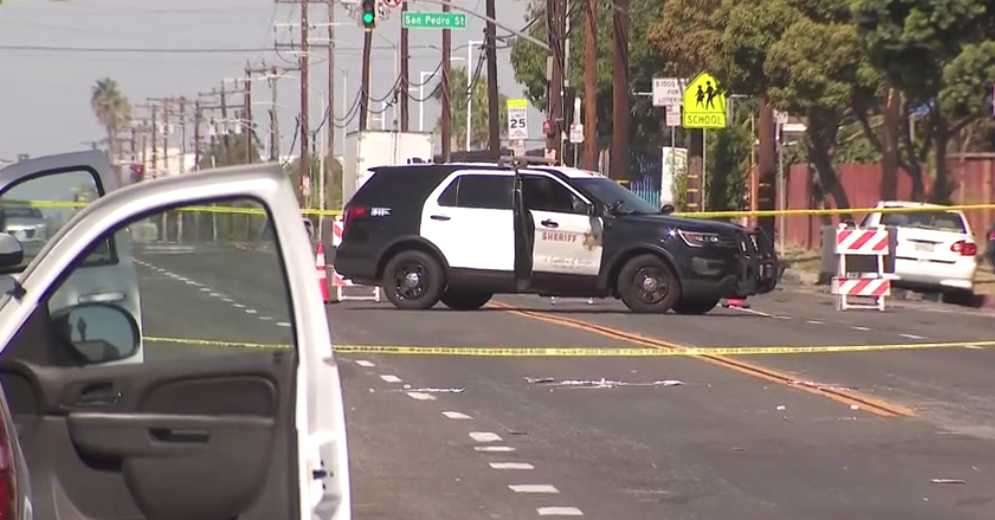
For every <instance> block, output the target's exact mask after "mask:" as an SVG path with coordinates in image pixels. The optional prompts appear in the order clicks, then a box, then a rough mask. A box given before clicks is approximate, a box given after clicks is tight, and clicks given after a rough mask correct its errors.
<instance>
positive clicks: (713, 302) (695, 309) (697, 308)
mask: <svg viewBox="0 0 995 520" xmlns="http://www.w3.org/2000/svg"><path fill="white" fill-rule="evenodd" d="M720 300H721V299H720V298H714V299H711V298H710V299H704V300H701V299H682V300H681V301H679V302H677V304H676V305H674V312H676V313H677V314H706V313H708V312H709V311H711V310H712V309H714V308H715V307H716V306H717V305H718V304H719V301H720Z"/></svg>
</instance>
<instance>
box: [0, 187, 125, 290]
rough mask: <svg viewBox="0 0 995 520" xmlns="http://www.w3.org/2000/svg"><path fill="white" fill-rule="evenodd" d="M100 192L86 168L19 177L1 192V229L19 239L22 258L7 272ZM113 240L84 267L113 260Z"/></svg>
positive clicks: (33, 253)
mask: <svg viewBox="0 0 995 520" xmlns="http://www.w3.org/2000/svg"><path fill="white" fill-rule="evenodd" d="M102 192H103V188H102V187H101V186H100V181H99V180H98V178H97V177H96V174H94V173H92V172H88V171H70V172H62V173H51V174H47V175H40V176H35V177H27V178H24V179H21V180H19V181H18V182H16V183H14V184H12V185H11V186H9V187H8V189H7V190H6V191H4V192H3V193H2V194H0V231H3V232H4V233H7V234H10V235H12V236H13V237H14V238H16V239H17V240H19V241H20V242H21V246H22V247H23V249H24V261H23V262H22V263H21V265H20V266H17V267H15V268H13V269H10V270H8V272H20V271H21V270H23V269H24V267H25V266H27V265H28V264H29V263H30V262H31V260H33V259H34V257H35V256H37V254H38V253H39V252H41V249H42V248H43V247H44V246H45V244H47V243H48V241H49V239H51V238H52V237H53V236H55V234H56V233H57V232H58V231H59V229H60V228H61V227H62V226H63V225H65V224H66V223H67V222H69V219H71V218H72V217H73V216H74V215H75V214H76V213H78V212H79V211H81V210H82V207H73V204H74V203H87V202H91V201H93V200H95V199H96V198H97V197H99V196H100V195H101V194H102ZM112 245H113V244H112V240H108V241H105V242H103V243H102V244H101V245H100V246H99V247H97V249H95V250H94V251H93V252H92V253H91V254H90V255H89V256H88V257H87V260H86V263H85V264H83V265H84V266H91V265H103V264H108V263H113V262H115V261H116V259H115V255H114V249H113V247H112Z"/></svg>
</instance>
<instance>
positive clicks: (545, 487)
mask: <svg viewBox="0 0 995 520" xmlns="http://www.w3.org/2000/svg"><path fill="white" fill-rule="evenodd" d="M508 488H509V489H511V490H512V491H514V492H515V493H553V494H556V493H559V492H560V490H559V489H556V487H555V486H550V485H549V484H512V485H510V486H508Z"/></svg>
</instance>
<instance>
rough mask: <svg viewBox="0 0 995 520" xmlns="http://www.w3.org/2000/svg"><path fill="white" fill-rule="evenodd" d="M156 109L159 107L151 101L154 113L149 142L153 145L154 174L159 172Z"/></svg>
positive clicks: (150, 109)
mask: <svg viewBox="0 0 995 520" xmlns="http://www.w3.org/2000/svg"><path fill="white" fill-rule="evenodd" d="M156 108H157V107H156V106H155V104H154V103H153V102H152V100H151V99H150V100H149V111H150V112H152V136H151V138H150V139H149V142H150V143H151V144H152V168H151V170H152V172H157V171H158V170H159V153H158V151H157V150H158V147H159V145H158V143H156V137H157V136H158V135H159V122H158V121H156V112H157V110H156ZM153 175H156V176H157V174H154V173H153Z"/></svg>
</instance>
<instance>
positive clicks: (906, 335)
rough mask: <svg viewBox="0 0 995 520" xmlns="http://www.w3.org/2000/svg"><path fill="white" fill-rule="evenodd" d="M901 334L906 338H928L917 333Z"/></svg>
mask: <svg viewBox="0 0 995 520" xmlns="http://www.w3.org/2000/svg"><path fill="white" fill-rule="evenodd" d="M899 336H901V337H903V338H905V339H926V338H925V337H923V336H919V335H916V334H899Z"/></svg>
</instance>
